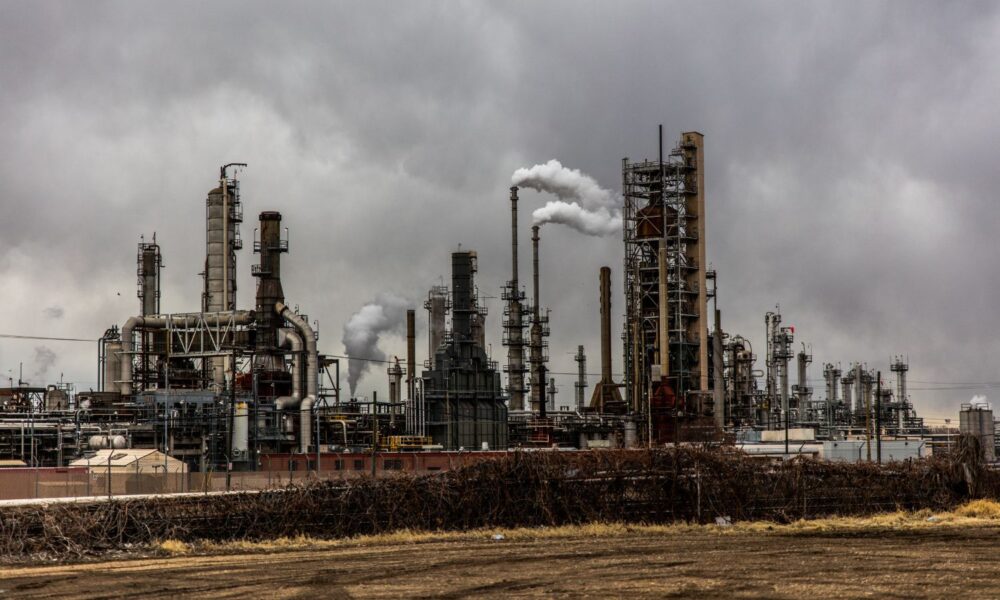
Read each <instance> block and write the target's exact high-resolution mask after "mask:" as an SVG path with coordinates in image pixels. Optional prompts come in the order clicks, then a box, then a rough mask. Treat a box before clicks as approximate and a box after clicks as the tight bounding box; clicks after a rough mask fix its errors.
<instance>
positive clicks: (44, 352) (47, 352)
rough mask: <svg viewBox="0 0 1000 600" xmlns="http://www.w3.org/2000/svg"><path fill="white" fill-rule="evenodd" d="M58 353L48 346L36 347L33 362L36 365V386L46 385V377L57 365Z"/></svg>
mask: <svg viewBox="0 0 1000 600" xmlns="http://www.w3.org/2000/svg"><path fill="white" fill-rule="evenodd" d="M56 358H57V357H56V353H55V352H53V351H52V349H51V348H48V347H47V346H35V357H34V359H32V362H33V363H34V365H35V375H34V379H35V384H36V385H45V375H46V374H47V373H48V372H49V369H51V368H52V366H53V365H54V364H56Z"/></svg>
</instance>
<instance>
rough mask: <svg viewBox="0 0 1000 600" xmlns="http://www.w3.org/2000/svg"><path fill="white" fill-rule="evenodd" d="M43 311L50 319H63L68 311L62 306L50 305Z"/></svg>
mask: <svg viewBox="0 0 1000 600" xmlns="http://www.w3.org/2000/svg"><path fill="white" fill-rule="evenodd" d="M42 312H43V313H45V316H46V317H48V318H50V319H61V318H62V316H63V314H65V312H66V311H64V310H63V307H61V306H50V307H48V308H46V309H45V310H43V311H42Z"/></svg>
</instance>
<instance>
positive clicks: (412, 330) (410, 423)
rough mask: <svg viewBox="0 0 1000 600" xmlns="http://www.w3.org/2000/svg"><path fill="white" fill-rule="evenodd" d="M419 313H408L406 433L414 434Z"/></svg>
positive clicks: (410, 311)
mask: <svg viewBox="0 0 1000 600" xmlns="http://www.w3.org/2000/svg"><path fill="white" fill-rule="evenodd" d="M416 343H417V313H416V311H415V310H413V309H412V308H411V309H409V310H407V311H406V398H405V401H406V411H405V413H406V432H407V433H410V434H412V433H413V432H414V431H415V429H416V427H415V425H416V419H415V414H414V413H415V411H414V402H415V401H416V394H415V393H414V391H415V389H416V388H415V386H416V380H417V357H416V354H417V350H416V348H417V346H416Z"/></svg>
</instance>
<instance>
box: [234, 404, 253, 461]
mask: <svg viewBox="0 0 1000 600" xmlns="http://www.w3.org/2000/svg"><path fill="white" fill-rule="evenodd" d="M249 433H250V410H249V408H248V407H247V403H246V402H237V403H236V407H235V409H234V410H233V459H234V460H243V459H246V457H247V450H248V449H249V448H250V443H249Z"/></svg>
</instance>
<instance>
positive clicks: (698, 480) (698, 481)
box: [694, 462, 701, 523]
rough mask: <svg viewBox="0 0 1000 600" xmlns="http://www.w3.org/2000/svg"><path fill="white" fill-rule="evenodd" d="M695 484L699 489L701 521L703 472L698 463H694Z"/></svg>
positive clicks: (699, 519) (699, 518) (699, 515)
mask: <svg viewBox="0 0 1000 600" xmlns="http://www.w3.org/2000/svg"><path fill="white" fill-rule="evenodd" d="M694 485H695V488H696V489H697V490H698V508H697V511H698V512H697V514H698V522H699V523H701V472H700V471H699V470H698V463H697V462H696V463H694Z"/></svg>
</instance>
